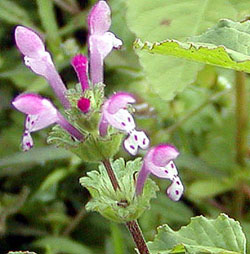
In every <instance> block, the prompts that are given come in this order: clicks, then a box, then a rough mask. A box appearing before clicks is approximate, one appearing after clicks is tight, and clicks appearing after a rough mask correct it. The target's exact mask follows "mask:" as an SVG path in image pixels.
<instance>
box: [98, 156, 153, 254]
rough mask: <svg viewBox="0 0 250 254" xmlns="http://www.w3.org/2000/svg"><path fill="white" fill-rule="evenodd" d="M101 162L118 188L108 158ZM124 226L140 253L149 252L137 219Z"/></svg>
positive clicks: (145, 253) (115, 188) (147, 253)
mask: <svg viewBox="0 0 250 254" xmlns="http://www.w3.org/2000/svg"><path fill="white" fill-rule="evenodd" d="M102 163H103V165H104V167H105V168H106V170H107V173H108V176H109V178H110V181H111V183H112V186H113V188H114V190H115V191H116V190H117V189H118V188H119V189H120V186H119V183H118V181H117V178H116V176H115V174H114V171H113V169H112V166H111V164H110V161H109V160H108V159H105V160H103V161H102ZM126 226H127V228H128V230H129V232H130V234H131V235H132V237H133V240H134V242H135V244H136V247H137V249H138V250H139V252H140V254H149V250H148V247H147V245H146V242H145V239H144V237H143V235H142V232H141V229H140V226H139V224H138V223H137V221H136V220H133V221H128V222H127V223H126Z"/></svg>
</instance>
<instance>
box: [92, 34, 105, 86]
mask: <svg viewBox="0 0 250 254" xmlns="http://www.w3.org/2000/svg"><path fill="white" fill-rule="evenodd" d="M96 43H97V44H98V40H96V39H95V36H90V37H89V53H90V77H91V81H92V83H93V84H97V83H103V56H102V54H101V53H100V52H99V48H100V46H99V47H98V46H97V45H96Z"/></svg>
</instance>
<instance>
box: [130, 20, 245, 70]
mask: <svg viewBox="0 0 250 254" xmlns="http://www.w3.org/2000/svg"><path fill="white" fill-rule="evenodd" d="M249 45H250V21H247V22H245V23H240V22H233V21H231V20H227V19H223V20H220V22H219V23H218V24H217V25H216V26H215V27H214V28H212V29H209V30H208V31H207V32H205V33H204V34H202V35H200V36H195V37H192V38H190V39H189V42H179V41H176V40H165V41H162V42H155V43H150V42H145V43H143V42H141V41H140V40H136V41H135V43H134V46H135V48H137V49H138V48H139V49H141V50H146V51H148V52H149V53H152V54H160V55H170V56H176V57H180V58H184V59H188V60H192V61H197V62H201V63H206V64H211V65H216V66H220V67H224V68H229V69H234V70H237V71H244V72H250V47H249Z"/></svg>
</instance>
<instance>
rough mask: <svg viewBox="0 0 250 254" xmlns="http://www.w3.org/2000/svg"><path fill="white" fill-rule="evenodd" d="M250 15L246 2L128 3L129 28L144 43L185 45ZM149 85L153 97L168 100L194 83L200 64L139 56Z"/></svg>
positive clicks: (183, 0) (182, 0)
mask: <svg viewBox="0 0 250 254" xmlns="http://www.w3.org/2000/svg"><path fill="white" fill-rule="evenodd" d="M249 12H250V6H249V2H248V1H247V0H241V1H235V0H190V1H186V0H155V1H149V0H147V1H145V0H136V1H135V0H128V14H127V21H128V25H129V28H130V29H131V30H132V31H133V32H134V33H135V34H136V36H137V37H139V38H140V39H141V40H143V41H151V42H154V41H162V40H165V39H166V38H168V39H171V40H172V39H174V40H179V41H181V42H183V41H185V40H186V38H187V37H191V36H195V35H199V34H201V33H202V32H204V31H206V30H207V29H208V28H209V27H212V26H213V25H215V24H216V23H217V22H218V21H219V20H220V19H222V18H231V19H233V20H241V19H242V18H244V17H245V16H246V15H247V14H248V13H249ZM138 55H139V58H140V63H141V65H142V67H143V68H144V71H145V74H146V77H147V80H148V84H145V86H146V85H147V86H149V87H150V88H151V89H152V91H154V93H157V94H159V95H160V96H161V97H162V98H163V99H166V100H170V99H172V98H173V97H174V96H175V94H176V93H178V92H180V91H182V90H183V89H184V88H185V87H186V86H187V85H188V84H191V83H192V82H194V81H195V79H196V76H197V73H198V71H199V70H200V69H201V68H202V67H203V65H202V64H198V63H194V62H190V61H187V60H184V59H178V58H176V57H172V56H160V55H153V56H152V55H151V54H148V53H145V52H138Z"/></svg>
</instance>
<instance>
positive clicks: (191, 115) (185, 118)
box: [166, 90, 231, 134]
mask: <svg viewBox="0 0 250 254" xmlns="http://www.w3.org/2000/svg"><path fill="white" fill-rule="evenodd" d="M230 91H231V90H226V91H222V92H219V93H216V94H214V95H213V96H211V97H210V98H208V99H207V100H205V101H204V102H203V103H202V104H200V105H199V106H198V107H197V108H195V109H194V110H192V111H190V112H188V113H187V114H186V115H185V116H184V117H183V118H182V119H180V120H179V121H178V122H176V123H175V124H173V125H171V126H170V127H168V128H167V129H166V131H167V133H168V134H171V133H172V132H174V131H175V130H176V129H178V128H179V127H180V126H182V125H183V124H184V123H185V122H187V121H188V120H189V119H190V118H192V117H193V116H195V115H196V114H197V113H198V112H200V111H201V110H202V109H203V108H205V107H206V106H207V105H209V104H210V103H213V102H214V101H216V100H217V99H218V98H220V97H221V96H223V95H225V94H227V93H229V92H230Z"/></svg>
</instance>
